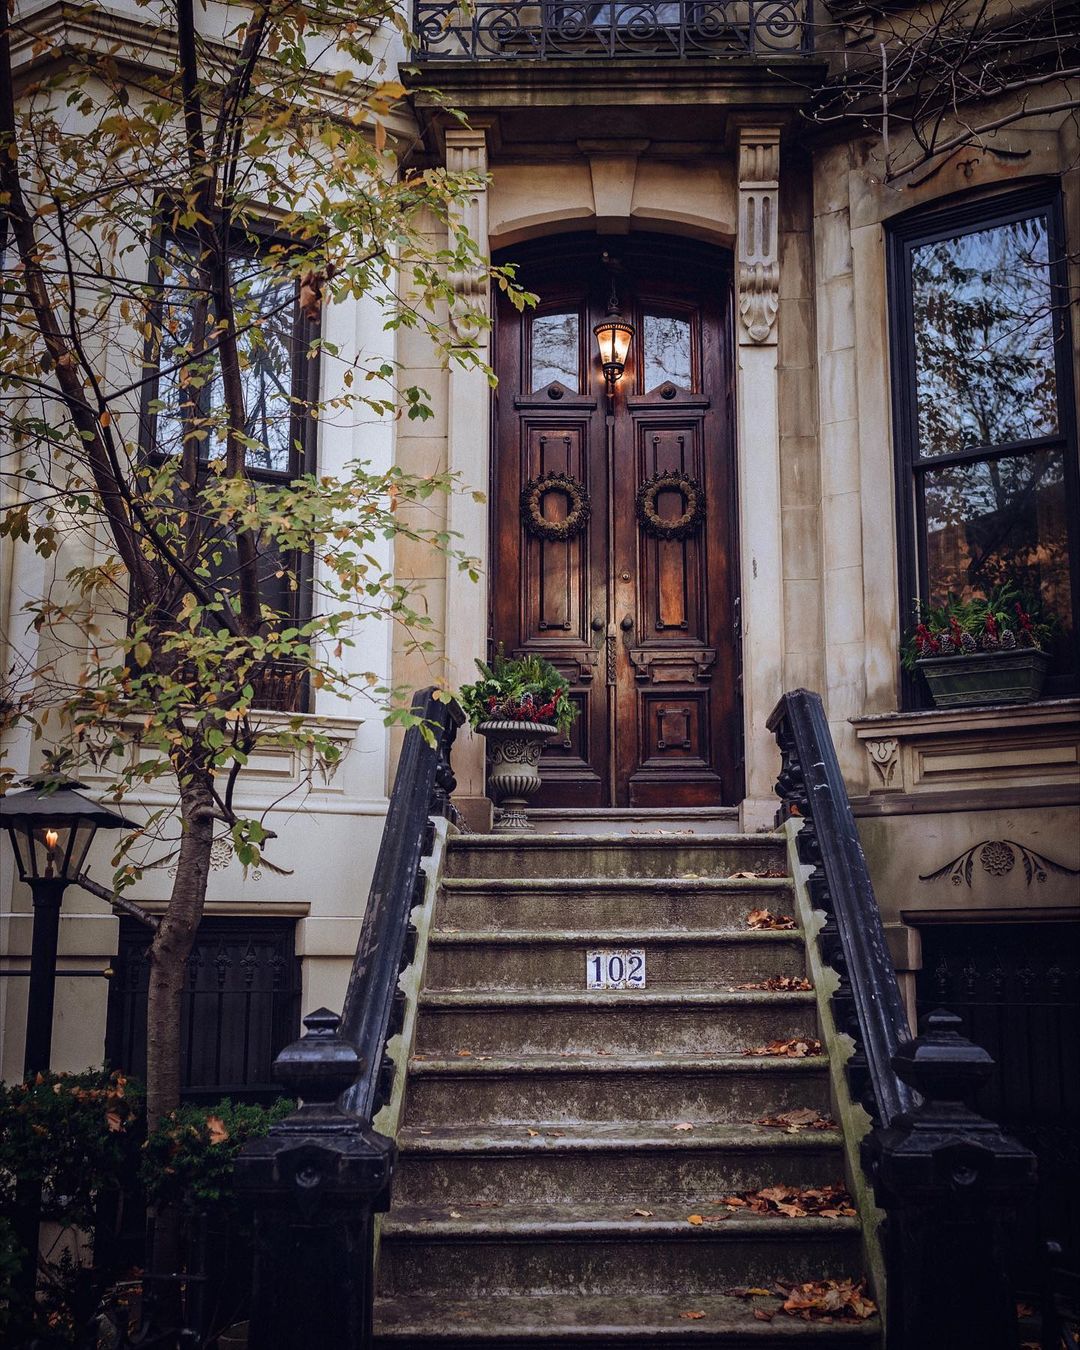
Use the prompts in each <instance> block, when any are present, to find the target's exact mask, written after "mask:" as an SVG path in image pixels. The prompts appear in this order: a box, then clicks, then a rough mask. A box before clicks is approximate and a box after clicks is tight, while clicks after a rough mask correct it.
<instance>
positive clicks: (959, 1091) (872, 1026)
mask: <svg viewBox="0 0 1080 1350" xmlns="http://www.w3.org/2000/svg"><path fill="white" fill-rule="evenodd" d="M768 725H769V730H770V731H772V732H773V733H774V735H775V736H776V740H777V744H778V745H779V747H780V755H781V761H782V766H781V770H780V776H779V778H778V780H777V784H776V790H777V793H778V795H779V797H780V802H781V806H780V811H779V818H780V822H781V823H782V822H783V821H785V820H787V819H790V818H792V817H797V818H801V819H802V821H803V827H802V829H801V830H800V831H799V833H798V834H797V835H796V837H795V838H796V848H797V851H798V856H799V859H800V861H801V862H802V863H803V864H805V865H808V866H809V867H810V868H812V871H811V872H810V875H809V877H808V879H807V882H806V884H807V887H808V890H809V895H810V902H811V904H812V905H813V907H814V909H816V910H821V911H823V912H824V913H825V916H826V923H825V926H824V928H822V929H821V930H820V932H819V934H818V942H819V944H820V947H821V953H822V957H823V959H824V960H825V962H826V963H827V964H828V965H830V966H831V967H832V968H833V969H834V970H835V971H836V972H837V973H838V975H839V977H840V984H839V987H838V988H837V989H836V991H835V992H834V994H833V995H832V1000H831V1004H832V1012H833V1019H834V1022H835V1024H836V1027H837V1029H838V1030H840V1031H843V1032H846V1033H847V1034H848V1035H850V1036H851V1037H852V1039H853V1040H854V1042H855V1053H854V1055H853V1056H852V1057H851V1059H850V1060H849V1061H848V1072H849V1077H850V1078H851V1080H852V1081H851V1087H852V1090H853V1095H854V1096H855V1098H856V1100H861V1101H862V1103H863V1105H864V1106H865V1107H866V1109H867V1111H868V1112H869V1114H870V1117H871V1119H872V1120H873V1122H874V1128H873V1129H872V1130H871V1131H870V1132H869V1134H867V1135H866V1137H865V1138H864V1139H863V1141H862V1146H861V1150H860V1152H861V1158H862V1166H863V1169H864V1170H865V1172H866V1174H867V1177H868V1178H869V1180H870V1183H871V1185H872V1186H873V1189H874V1198H875V1200H876V1202H877V1204H878V1205H879V1206H880V1207H881V1208H882V1209H883V1210H884V1211H885V1212H886V1215H887V1220H886V1223H885V1225H884V1229H883V1234H884V1236H883V1242H882V1252H883V1256H884V1261H885V1275H886V1282H887V1286H888V1290H887V1292H888V1303H887V1309H888V1312H887V1321H886V1328H885V1332H886V1336H885V1340H886V1345H887V1347H888V1350H957V1347H958V1346H961V1345H964V1346H968V1345H970V1346H975V1345H978V1346H980V1347H991V1346H992V1347H993V1350H1016V1346H1017V1345H1018V1344H1019V1337H1018V1332H1017V1303H1016V1299H1015V1297H1014V1294H1013V1289H1014V1284H1013V1276H1014V1272H1015V1267H1016V1251H1015V1233H1016V1227H1017V1224H1016V1218H1017V1211H1018V1209H1019V1208H1020V1206H1022V1205H1026V1204H1028V1203H1030V1197H1031V1195H1032V1193H1033V1190H1034V1185H1035V1157H1034V1154H1032V1153H1031V1152H1029V1150H1028V1149H1026V1148H1024V1147H1023V1146H1022V1145H1021V1144H1019V1143H1017V1142H1016V1140H1015V1139H1012V1138H1010V1137H1009V1136H1008V1135H1007V1134H1005V1133H1004V1131H1003V1130H1002V1129H1001V1128H1000V1126H998V1125H996V1124H995V1123H994V1122H993V1121H992V1120H988V1119H986V1117H985V1116H983V1115H981V1114H980V1112H979V1111H978V1110H977V1109H976V1107H975V1098H976V1096H977V1095H978V1093H979V1092H980V1090H981V1089H982V1088H983V1087H984V1086H985V1084H986V1082H987V1079H988V1077H989V1075H990V1073H991V1071H992V1070H993V1067H994V1061H993V1060H992V1059H991V1057H990V1056H989V1055H988V1054H987V1053H986V1051H985V1050H983V1049H981V1048H980V1047H979V1046H977V1045H973V1044H972V1043H971V1042H970V1041H969V1040H966V1039H965V1038H964V1037H963V1036H962V1035H960V1032H959V1026H960V1019H959V1018H958V1017H957V1016H955V1014H953V1013H950V1012H946V1011H943V1010H941V1009H938V1010H936V1011H934V1012H931V1013H930V1014H929V1015H928V1016H927V1017H926V1018H925V1019H924V1021H923V1026H922V1033H921V1034H920V1035H919V1036H918V1037H916V1038H915V1039H912V1037H911V1035H910V1034H909V1031H908V1024H907V1016H906V1014H905V1011H904V1005H903V1002H902V1000H901V998H900V988H899V985H898V984H897V980H896V973H895V971H894V969H893V964H892V960H891V958H890V956H889V950H888V946H887V944H886V941H885V931H884V928H883V927H882V922H881V915H880V912H879V910H878V905H877V900H876V899H875V896H874V890H873V887H872V885H871V882H870V874H869V872H868V870H867V866H866V859H865V857H864V856H863V851H862V845H861V844H860V843H859V836H858V832H857V829H856V826H855V817H854V815H853V813H852V810H851V803H850V801H849V800H848V795H847V789H846V788H845V786H844V780H843V777H842V775H841V773H840V766H839V764H838V763H837V759H836V751H835V749H834V747H833V743H832V736H831V734H830V732H829V724H828V720H827V719H826V716H825V710H824V708H823V707H822V703H821V699H820V697H819V696H818V695H817V694H814V693H811V692H809V691H808V690H806V689H796V690H794V691H793V692H792V693H789V694H785V695H784V697H783V698H782V699H781V700H780V702H779V703H778V704H777V706H776V708H775V709H774V710H773V713H772V716H771V717H770V718H769V723H768ZM958 1281H959V1284H960V1285H961V1286H962V1287H963V1289H964V1294H963V1297H962V1298H959V1299H958V1298H957V1296H956V1290H957V1287H958ZM879 1292H880V1291H879ZM1051 1343H1053V1344H1055V1345H1056V1342H1050V1341H1047V1340H1045V1339H1044V1340H1043V1345H1044V1346H1049V1345H1050V1344H1051Z"/></svg>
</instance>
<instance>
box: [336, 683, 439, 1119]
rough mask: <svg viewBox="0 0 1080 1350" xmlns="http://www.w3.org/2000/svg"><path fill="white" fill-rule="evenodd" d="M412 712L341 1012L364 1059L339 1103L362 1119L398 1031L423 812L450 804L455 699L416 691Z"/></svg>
mask: <svg viewBox="0 0 1080 1350" xmlns="http://www.w3.org/2000/svg"><path fill="white" fill-rule="evenodd" d="M412 712H413V713H414V714H415V715H417V716H419V717H420V718H422V719H423V720H422V723H421V724H420V725H416V726H412V727H410V728H409V729H408V731H407V732H406V733H405V741H404V744H403V746H402V749H401V758H400V760H399V761H398V767H397V773H396V774H395V776H394V785H393V788H392V790H391V793H390V804H389V808H388V810H387V813H386V822H385V824H384V826H383V835H382V842H381V844H380V845H379V856H378V858H377V859H376V862H375V871H374V874H373V875H372V879H371V888H370V890H369V892H368V902H367V907H366V909H365V910H364V920H363V924H362V927H361V929H360V939H359V941H358V943H357V946H356V955H355V957H354V958H353V965H352V970H351V972H350V974H349V985H348V990H347V992H346V994H345V1005H344V1008H343V1010H342V1014H341V1035H342V1036H343V1037H344V1038H345V1040H347V1041H349V1042H351V1043H352V1044H353V1045H354V1046H355V1047H356V1049H357V1050H358V1051H359V1054H360V1057H361V1060H362V1062H363V1065H364V1068H363V1072H362V1073H361V1076H360V1078H359V1079H358V1080H357V1081H356V1083H354V1084H353V1086H352V1087H350V1088H349V1089H347V1091H346V1092H345V1093H344V1095H343V1096H342V1099H341V1105H342V1106H343V1107H344V1109H345V1110H346V1111H349V1112H351V1113H353V1114H355V1115H358V1116H359V1117H360V1118H361V1120H363V1121H364V1123H365V1124H370V1123H371V1118H372V1116H373V1115H374V1114H375V1112H376V1111H377V1110H378V1109H379V1107H380V1106H381V1105H382V1103H383V1101H384V1100H385V1099H386V1098H387V1097H388V1095H389V1084H388V1082H387V1071H388V1064H389V1061H387V1062H386V1063H385V1064H384V1055H385V1051H386V1042H387V1041H388V1040H389V1039H390V1037H391V1036H392V1035H393V1034H394V1032H395V1031H396V1030H398V1027H396V1026H395V1025H394V1022H395V1004H397V1006H398V1007H400V1001H399V1000H398V999H397V993H398V977H399V975H400V974H401V971H402V969H403V968H404V967H405V966H406V965H408V963H409V960H411V952H410V942H411V940H413V939H415V931H413V930H411V925H410V922H409V913H410V911H411V910H412V908H413V906H414V905H415V904H417V903H418V902H419V900H420V899H421V898H422V895H418V888H419V887H421V886H422V885H423V877H422V874H421V872H420V861H421V859H422V858H423V856H424V853H425V846H426V838H427V835H428V831H429V829H430V825H429V817H430V816H431V815H433V814H436V815H449V814H450V812H451V810H452V807H451V806H450V794H451V793H452V791H453V788H454V780H453V776H452V773H451V770H450V749H451V746H452V745H453V742H454V737H455V736H456V734H457V729H458V727H459V726H460V725H461V724H462V722H463V721H464V720H465V714H464V713H463V712H462V710H461V707H460V705H459V704H458V703H457V702H455V701H447V700H446V699H445V698H436V696H435V690H434V688H428V689H421V690H419V691H418V692H417V693H416V695H415V696H414V697H413V702H412ZM426 851H430V846H429V845H428V846H427V848H426Z"/></svg>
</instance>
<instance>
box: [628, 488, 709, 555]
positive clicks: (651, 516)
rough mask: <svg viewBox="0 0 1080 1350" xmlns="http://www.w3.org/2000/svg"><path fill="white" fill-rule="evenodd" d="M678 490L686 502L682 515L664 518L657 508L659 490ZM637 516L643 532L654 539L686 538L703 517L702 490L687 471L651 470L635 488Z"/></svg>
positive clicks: (699, 525)
mask: <svg viewBox="0 0 1080 1350" xmlns="http://www.w3.org/2000/svg"><path fill="white" fill-rule="evenodd" d="M672 491H674V492H679V493H681V494H682V499H683V501H684V502H685V507H684V509H683V513H682V515H681V516H677V517H676V518H675V519H674V520H665V519H664V518H663V516H661V515H659V514H658V513H657V510H656V501H657V498H658V497H659V496H660V493H661V492H672ZM637 518H638V520H639V521H640V522H641V527H642V529H643V530H644V531H645V533H646V534H651V535H652V536H653V538H654V539H687V538H688V537H689V536H690V535H692V534H696V533H697V532H698V530H699V529H700V528H701V522H702V521H703V520H704V519H705V493H704V492H703V491H702V487H701V484H700V483H699V482H698V480H697V479H696V478H691V477H690V475H689V474H688V473H676V472H674V471H671V472H669V473H658V474H654V475H653V477H652V478H648V479H646V481H645V482H644V483H642V485H641V486H640V487H639V488H638V494H637Z"/></svg>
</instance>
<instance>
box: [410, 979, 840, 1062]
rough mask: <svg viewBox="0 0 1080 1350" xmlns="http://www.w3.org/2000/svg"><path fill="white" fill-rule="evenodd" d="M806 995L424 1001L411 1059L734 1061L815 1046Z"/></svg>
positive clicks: (439, 997) (599, 994) (484, 996)
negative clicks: (791, 1045)
mask: <svg viewBox="0 0 1080 1350" xmlns="http://www.w3.org/2000/svg"><path fill="white" fill-rule="evenodd" d="M816 1027H817V1008H816V1003H815V999H814V995H813V994H812V993H809V994H802V993H797V994H772V993H763V992H759V991H750V990H740V991H739V992H737V993H728V992H718V991H712V990H707V991H701V990H685V989H661V988H654V989H645V990H636V989H634V990H631V989H625V990H614V991H602V990H595V991H578V992H574V993H566V992H558V991H557V992H549V991H533V990H530V991H528V992H522V991H513V992H501V991H493V992H482V991H472V990H470V991H466V992H443V993H438V992H428V991H427V990H425V991H424V993H423V994H422V995H421V997H420V1016H419V1019H418V1024H417V1032H416V1050H417V1052H418V1053H419V1054H424V1055H429V1056H431V1055H435V1056H447V1055H450V1054H456V1053H459V1052H461V1051H468V1052H470V1054H472V1055H501V1056H515V1055H540V1054H548V1055H551V1054H562V1053H563V1052H564V1051H570V1052H580V1053H595V1052H596V1051H598V1050H603V1051H606V1052H607V1053H608V1054H612V1055H622V1054H649V1053H650V1052H653V1053H661V1054H665V1055H689V1054H716V1055H738V1054H740V1053H741V1052H742V1051H743V1050H745V1049H747V1048H749V1047H752V1046H757V1045H761V1044H763V1043H765V1042H768V1041H773V1040H787V1039H789V1038H792V1037H798V1036H802V1037H808V1036H815V1035H816V1034H817V1033H816Z"/></svg>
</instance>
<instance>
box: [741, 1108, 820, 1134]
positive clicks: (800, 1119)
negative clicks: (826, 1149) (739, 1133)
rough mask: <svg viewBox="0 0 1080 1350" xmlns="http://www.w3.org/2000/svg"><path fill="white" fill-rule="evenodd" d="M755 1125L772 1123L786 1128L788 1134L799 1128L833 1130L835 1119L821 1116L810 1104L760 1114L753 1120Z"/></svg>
mask: <svg viewBox="0 0 1080 1350" xmlns="http://www.w3.org/2000/svg"><path fill="white" fill-rule="evenodd" d="M754 1123H755V1124H756V1125H772V1126H774V1127H775V1128H777V1129H781V1130H787V1132H788V1134H798V1133H799V1131H800V1130H835V1129H836V1128H837V1125H836V1121H835V1120H833V1119H831V1117H829V1116H823V1115H821V1113H820V1112H819V1111H816V1110H815V1109H814V1107H812V1106H800V1107H796V1108H795V1109H794V1110H791V1111H781V1112H780V1114H779V1115H776V1116H762V1117H761V1118H760V1119H759V1120H756V1121H755V1122H754Z"/></svg>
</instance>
